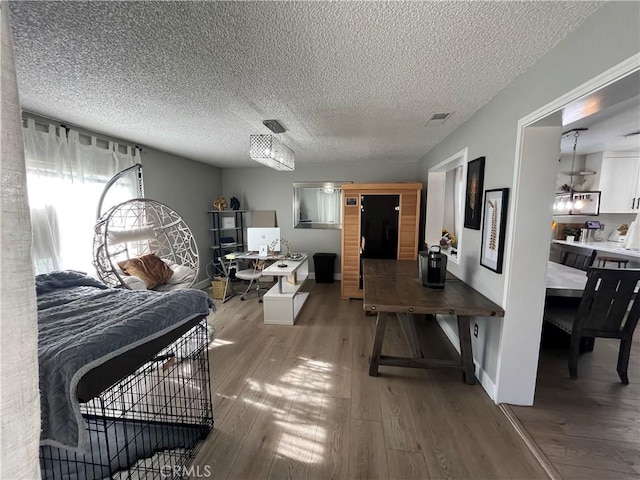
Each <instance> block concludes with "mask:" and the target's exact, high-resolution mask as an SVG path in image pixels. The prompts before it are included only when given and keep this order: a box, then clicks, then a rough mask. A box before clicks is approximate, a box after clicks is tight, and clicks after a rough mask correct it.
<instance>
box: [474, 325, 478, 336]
mask: <svg viewBox="0 0 640 480" xmlns="http://www.w3.org/2000/svg"><path fill="white" fill-rule="evenodd" d="M473 336H474V337H476V338H478V324H477V323H474V324H473Z"/></svg>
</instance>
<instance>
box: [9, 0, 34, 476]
mask: <svg viewBox="0 0 640 480" xmlns="http://www.w3.org/2000/svg"><path fill="white" fill-rule="evenodd" d="M8 9H9V8H8V2H0V17H1V19H0V20H1V21H0V37H1V38H2V41H1V42H0V44H1V47H0V49H1V50H0V63H1V65H2V80H1V83H0V91H1V92H2V95H0V101H1V102H0V103H1V110H0V120H1V121H0V130H1V136H0V138H1V140H0V177H1V179H2V188H0V478H12V479H16V480H17V479H33V478H40V467H39V463H38V444H39V439H40V395H39V392H38V324H37V321H36V292H35V286H34V281H33V270H32V268H31V229H30V228H29V203H28V201H27V187H26V178H25V177H26V175H25V165H24V148H23V143H22V132H21V127H20V105H19V104H18V87H17V82H16V72H15V66H14V61H13V45H12V40H11V31H10V27H9V12H8Z"/></svg>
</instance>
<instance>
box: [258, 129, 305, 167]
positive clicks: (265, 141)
mask: <svg viewBox="0 0 640 480" xmlns="http://www.w3.org/2000/svg"><path fill="white" fill-rule="evenodd" d="M262 124H263V125H264V126H265V127H267V128H268V129H269V130H271V131H272V132H273V133H276V134H277V133H283V132H284V131H285V129H284V127H283V126H282V125H280V123H279V122H278V121H277V120H263V121H262ZM249 156H250V157H251V160H255V161H256V162H259V163H262V164H263V165H266V166H267V167H270V168H273V169H274V170H294V169H295V157H294V154H293V150H291V149H290V148H289V147H287V146H286V145H285V144H284V143H282V142H281V141H280V139H279V138H278V137H276V136H274V135H251V136H250V138H249Z"/></svg>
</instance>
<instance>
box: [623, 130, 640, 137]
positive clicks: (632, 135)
mask: <svg viewBox="0 0 640 480" xmlns="http://www.w3.org/2000/svg"><path fill="white" fill-rule="evenodd" d="M636 135H640V130H636V131H635V132H629V133H627V134H625V135H623V137H624V138H627V137H634V136H636Z"/></svg>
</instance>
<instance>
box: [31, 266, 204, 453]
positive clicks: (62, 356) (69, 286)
mask: <svg viewBox="0 0 640 480" xmlns="http://www.w3.org/2000/svg"><path fill="white" fill-rule="evenodd" d="M36 291H37V292H38V355H39V366H40V402H41V411H42V432H41V435H40V440H41V444H42V445H52V446H56V447H63V448H70V449H72V450H75V451H81V450H82V447H83V445H84V443H85V442H86V441H87V440H88V437H87V432H86V430H85V429H84V428H83V425H84V422H83V420H82V416H81V414H80V408H79V403H78V400H77V398H76V394H75V392H76V387H77V385H78V382H79V380H80V379H81V378H82V376H83V375H84V374H85V373H86V372H88V371H90V370H91V369H92V368H95V367H97V366H98V365H101V364H102V363H104V362H106V361H108V360H110V359H111V358H114V357H116V356H118V355H120V354H122V353H124V352H126V351H128V350H131V349H133V348H136V347H137V346H140V345H142V344H143V343H145V342H148V341H150V340H153V339H154V338H157V337H160V336H162V335H164V334H166V333H168V332H169V331H171V330H172V329H174V328H176V327H178V326H180V325H182V324H184V323H186V322H188V321H190V320H192V319H194V318H196V317H200V316H203V315H208V314H209V310H210V309H213V308H214V303H213V301H212V300H211V299H210V298H209V296H208V295H207V294H206V293H205V292H203V291H200V290H176V291H172V292H166V293H160V292H154V291H148V290H147V291H138V290H135V291H134V290H121V289H113V288H108V287H106V286H105V285H103V284H101V283H100V282H98V281H97V280H96V279H94V278H91V277H88V276H86V275H84V274H82V273H80V272H72V271H65V272H52V273H49V274H44V275H38V276H37V277H36Z"/></svg>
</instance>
